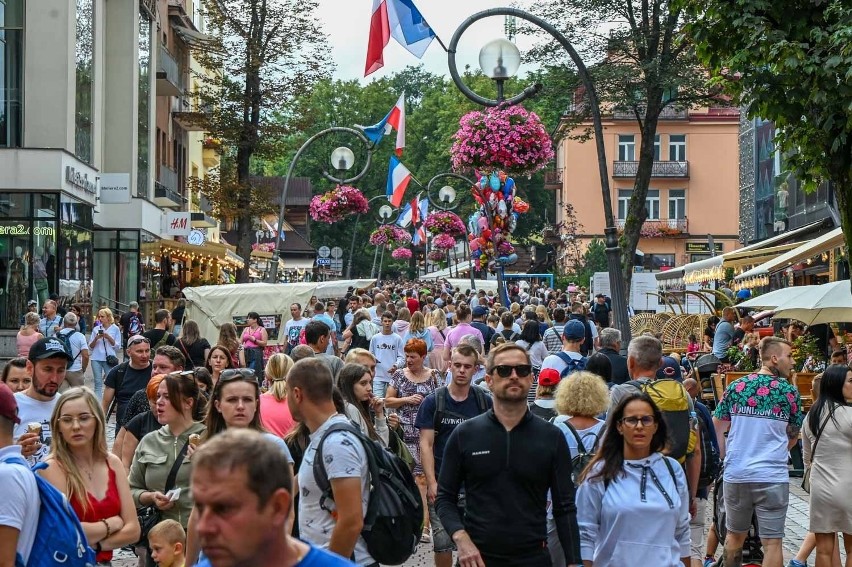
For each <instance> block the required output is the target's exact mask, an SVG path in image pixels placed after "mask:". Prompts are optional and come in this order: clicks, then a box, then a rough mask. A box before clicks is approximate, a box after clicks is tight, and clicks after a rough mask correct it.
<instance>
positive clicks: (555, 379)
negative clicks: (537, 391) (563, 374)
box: [538, 368, 560, 386]
mask: <svg viewBox="0 0 852 567" xmlns="http://www.w3.org/2000/svg"><path fill="white" fill-rule="evenodd" d="M559 380H560V376H559V372H557V371H556V369H555V368H545V369H543V370H542V371H541V372H540V373H539V375H538V385H539V386H556V385H557V384H559Z"/></svg>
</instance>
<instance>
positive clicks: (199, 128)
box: [172, 95, 208, 132]
mask: <svg viewBox="0 0 852 567" xmlns="http://www.w3.org/2000/svg"><path fill="white" fill-rule="evenodd" d="M172 118H173V119H174V121H175V123H177V125H178V126H180V127H181V128H183V129H184V130H185V131H187V132H206V131H207V129H208V120H207V119H208V113H207V111H206V108H205V107H202V106H200V105H197V104H193V103H192V99H191V98H190V97H189V96H187V95H183V96H180V97H179V98H177V99H176V103H175V104H173V105H172Z"/></svg>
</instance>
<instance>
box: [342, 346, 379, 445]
mask: <svg viewBox="0 0 852 567" xmlns="http://www.w3.org/2000/svg"><path fill="white" fill-rule="evenodd" d="M364 374H367V375H369V374H370V370H369V369H368V368H367V367H366V366H364V365H363V364H358V363H355V362H349V363H347V364H344V365H343V368H341V369H340V374H338V375H337V388H338V390H339V391H340V395H341V396H343V401H345V402H347V403H350V404H352V405H353V406H355V407H356V408H358V411H359V412H361V417H363V418H364V422H365V423H366V424H367V434H368V435H369V436H370V438H371V439H375V440H377V441H378V439H379V436H378V434H377V433H376V427H375V426H374V425H373V416H372V415H371V414H370V402H368V401H366V400H359V399H358V398H357V397H356V396H355V384H357V383H358V382H360V381H361V378H363V377H364Z"/></svg>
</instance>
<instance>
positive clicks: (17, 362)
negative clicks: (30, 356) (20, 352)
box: [3, 356, 27, 384]
mask: <svg viewBox="0 0 852 567" xmlns="http://www.w3.org/2000/svg"><path fill="white" fill-rule="evenodd" d="M13 367H14V368H24V369H26V367H27V359H26V358H24V357H23V356H19V357H17V358H13V359H12V360H10V361H9V362H7V363H6V366H4V367H3V383H4V384H5V383H6V380H8V379H9V371H10V370H12V368H13Z"/></svg>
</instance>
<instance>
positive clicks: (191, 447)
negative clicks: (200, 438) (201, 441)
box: [185, 443, 196, 461]
mask: <svg viewBox="0 0 852 567" xmlns="http://www.w3.org/2000/svg"><path fill="white" fill-rule="evenodd" d="M195 450H196V449H195V445H193V444H192V443H189V444H188V445H187V446H186V457H185V459H186V460H187V461H189V460H192V454H193V453H195Z"/></svg>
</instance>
